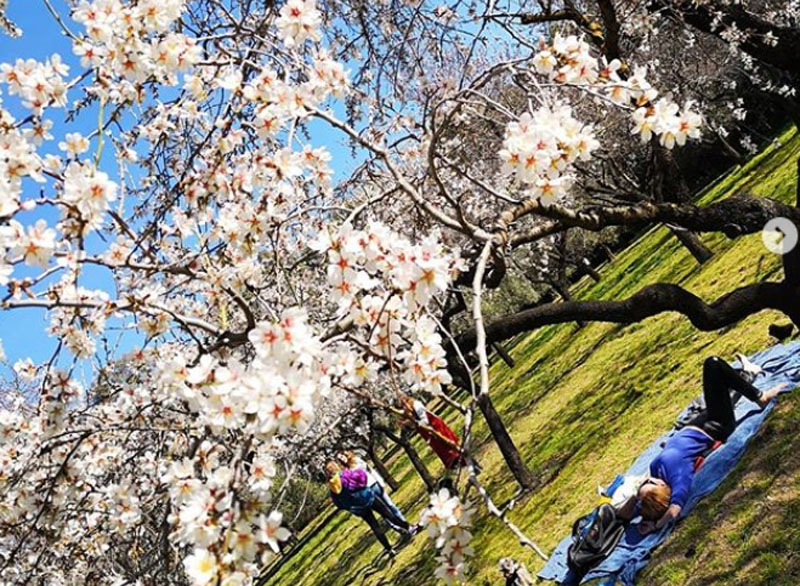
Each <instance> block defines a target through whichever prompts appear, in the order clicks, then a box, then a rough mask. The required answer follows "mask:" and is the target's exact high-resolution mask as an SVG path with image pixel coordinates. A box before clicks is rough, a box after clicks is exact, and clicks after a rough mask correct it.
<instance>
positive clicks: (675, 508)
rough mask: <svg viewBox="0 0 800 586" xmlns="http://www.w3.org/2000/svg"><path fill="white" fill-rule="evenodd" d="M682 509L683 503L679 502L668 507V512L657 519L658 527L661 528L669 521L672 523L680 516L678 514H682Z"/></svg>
mask: <svg viewBox="0 0 800 586" xmlns="http://www.w3.org/2000/svg"><path fill="white" fill-rule="evenodd" d="M681 510H683V505H679V504H671V505H670V506H669V508H668V509H667V512H666V513H664V514H663V515H662V517H661V518H660V519H659V520H658V521H656V526H655V528H656V529H661V528H662V527H663V526H664V525H666V524H667V523H670V522H672V521H674V520H675V519H677V518H678V515H680V514H681Z"/></svg>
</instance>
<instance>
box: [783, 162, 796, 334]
mask: <svg viewBox="0 0 800 586" xmlns="http://www.w3.org/2000/svg"><path fill="white" fill-rule="evenodd" d="M797 173H798V175H797V177H798V182H797V192H796V195H795V204H796V205H797V206H798V207H800V157H798V159H797ZM794 225H795V227H796V228H797V230H798V231H799V232H800V222H798V221H797V220H796V219H795V221H794ZM781 260H782V261H783V275H784V279H786V282H787V283H791V284H792V285H794V286H800V243H798V245H797V246H795V247H794V250H790V251H789V252H787V253H786V254H784V255H783V258H782V259H781ZM798 325H800V324H798Z"/></svg>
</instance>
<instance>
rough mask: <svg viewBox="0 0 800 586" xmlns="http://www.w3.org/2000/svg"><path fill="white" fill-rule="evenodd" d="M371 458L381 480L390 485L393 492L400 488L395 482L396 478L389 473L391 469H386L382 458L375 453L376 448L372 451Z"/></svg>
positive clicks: (370, 452)
mask: <svg viewBox="0 0 800 586" xmlns="http://www.w3.org/2000/svg"><path fill="white" fill-rule="evenodd" d="M369 458H370V460H372V463H373V464H374V465H375V470H377V471H378V474H380V475H381V478H383V480H384V482H386V484H388V485H389V488H391V489H392V492H394V491H396V490H397V489H398V488H399V487H400V483H399V482H397V480H395V478H394V476H392V473H391V472H389V469H388V468H387V467H386V464H384V463H383V460H381V458H380V456H378V454H377V453H375V448H371V449H370V451H369Z"/></svg>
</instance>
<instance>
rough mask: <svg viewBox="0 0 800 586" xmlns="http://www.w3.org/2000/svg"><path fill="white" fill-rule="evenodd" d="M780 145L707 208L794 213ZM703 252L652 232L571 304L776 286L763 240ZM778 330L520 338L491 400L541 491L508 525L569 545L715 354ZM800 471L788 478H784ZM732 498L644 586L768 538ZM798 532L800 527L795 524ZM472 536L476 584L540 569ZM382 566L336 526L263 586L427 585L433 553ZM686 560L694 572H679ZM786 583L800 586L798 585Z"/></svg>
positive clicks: (407, 486)
mask: <svg viewBox="0 0 800 586" xmlns="http://www.w3.org/2000/svg"><path fill="white" fill-rule="evenodd" d="M781 140H782V142H783V144H784V146H783V147H782V148H778V149H776V148H774V147H769V148H768V149H767V150H766V151H765V152H764V153H762V154H761V155H759V156H758V157H756V158H754V159H753V160H752V161H751V162H750V163H748V164H747V165H746V166H745V167H744V168H741V169H738V170H736V171H734V172H733V173H731V174H730V175H728V176H727V177H725V178H724V179H723V180H722V181H719V182H718V183H717V184H716V185H714V186H713V187H712V188H710V189H709V190H707V192H706V193H704V194H703V195H702V198H701V201H704V202H706V201H710V200H713V199H715V198H721V197H727V196H729V195H731V194H733V193H735V192H737V191H739V190H747V191H750V192H752V193H754V194H756V195H762V196H766V195H769V196H770V197H774V198H778V199H782V200H784V201H790V200H792V198H793V197H794V193H795V188H796V171H795V169H796V167H795V161H796V158H797V155H798V152H800V137H798V135H797V133H796V132H795V131H794V130H792V131H788V132H787V133H786V134H785V135H784V136H783V137H782V139H781ZM703 240H704V241H705V242H706V244H708V245H709V246H710V247H711V249H712V250H713V251H714V252H715V256H714V258H713V259H712V260H711V261H710V262H708V263H707V264H705V265H704V266H699V265H698V264H697V263H696V262H695V261H694V260H693V259H692V258H691V257H690V256H689V254H688V253H687V252H686V251H685V250H684V249H683V248H682V247H681V246H680V245H679V244H678V242H677V241H676V240H675V239H674V238H673V237H671V236H670V235H669V234H668V233H667V231H666V230H665V229H663V228H660V229H655V230H652V231H650V232H649V233H647V234H646V235H645V236H643V237H642V238H641V239H639V240H638V241H637V242H636V243H635V244H634V245H632V246H631V247H629V248H628V249H627V250H625V251H624V252H623V253H621V254H620V255H619V256H618V258H617V259H616V260H615V261H614V262H613V263H611V264H609V265H608V266H606V267H604V269H603V270H602V275H603V280H602V281H601V282H600V283H590V282H582V283H580V284H579V285H578V286H577V287H576V291H575V294H576V297H578V298H582V299H611V298H621V297H624V296H627V295H630V294H632V293H633V292H635V291H637V290H638V289H639V288H641V287H642V286H644V285H646V284H649V283H654V282H660V281H666V282H672V283H678V284H681V285H682V286H684V287H686V288H688V289H689V290H691V291H692V292H694V293H696V294H697V295H699V296H701V297H702V298H704V299H706V300H711V299H714V298H716V297H717V296H718V295H720V294H722V293H724V292H726V291H728V290H730V289H731V288H734V287H737V286H740V285H743V284H746V283H752V282H754V281H756V280H770V279H772V280H776V279H778V278H780V265H779V259H778V257H776V256H775V255H772V254H770V253H769V252H768V251H767V250H766V249H765V248H764V246H763V244H762V243H761V239H760V235H757V234H756V235H752V236H748V237H745V238H741V239H738V240H736V241H730V240H727V239H726V238H725V237H724V236H721V235H704V236H703ZM776 319H780V320H781V321H785V319H784V318H782V317H781V318H779V317H778V315H777V314H775V313H771V312H763V313H761V314H759V315H756V316H753V317H751V318H749V319H747V320H744V321H743V322H741V323H739V324H737V325H736V326H735V327H730V328H727V329H725V330H723V331H719V332H713V333H702V332H698V331H696V330H694V329H693V328H692V326H691V325H690V324H689V322H688V321H687V320H686V319H685V318H683V317H681V316H679V315H677V314H664V315H660V316H657V317H654V318H651V319H648V320H646V321H645V322H642V323H639V324H634V325H631V326H617V325H611V324H589V325H587V326H585V327H583V328H578V327H577V326H575V325H572V324H566V325H561V326H552V327H547V328H543V329H540V330H538V331H536V332H533V333H531V334H530V335H527V336H525V337H524V338H522V339H521V340H520V341H519V342H518V344H517V345H516V346H515V347H513V348H512V349H511V354H512V355H513V357H514V358H515V359H516V361H517V364H516V366H515V367H514V368H513V369H509V368H508V367H507V366H506V365H505V364H503V363H502V362H497V363H495V364H494V365H493V366H492V370H491V383H492V391H491V392H492V396H493V398H494V401H495V404H496V406H497V408H498V410H499V411H500V412H501V413H502V414H503V415H504V417H505V420H506V422H507V423H508V425H509V427H510V429H511V432H512V435H513V437H514V440H515V441H516V443H517V445H518V446H519V447H520V450H521V451H522V453H523V455H524V457H525V459H526V460H527V462H528V463H529V465H530V466H531V468H532V469H533V470H534V471H535V472H536V473H537V474H539V475H540V476H542V477H544V478H546V479H547V482H546V484H545V485H544V486H543V487H542V488H541V489H540V490H539V491H538V492H536V493H535V494H533V495H531V496H530V497H528V498H527V499H525V500H524V501H522V502H520V503H518V505H517V507H516V508H515V509H514V511H512V512H511V514H510V515H509V516H510V518H511V520H512V521H513V522H514V523H516V524H517V525H518V526H520V527H521V528H522V529H523V530H524V531H525V532H526V533H527V534H528V535H529V536H530V537H531V538H532V539H534V540H535V541H537V542H538V543H539V544H540V545H541V546H542V547H544V548H545V549H546V550H551V549H552V548H553V547H554V546H555V545H556V543H557V542H558V541H559V540H560V539H561V538H562V537H563V536H564V535H565V534H567V532H568V531H569V528H570V527H571V525H572V522H573V520H574V519H575V518H576V517H577V516H579V515H580V514H582V513H584V512H585V511H586V510H587V509H589V508H591V507H592V506H594V505H595V504H596V496H595V487H596V486H597V485H598V484H605V483H607V482H608V481H610V480H611V479H612V478H613V477H614V476H615V475H616V473H617V472H619V471H622V470H624V469H625V468H626V467H627V466H628V464H630V462H631V461H632V460H633V459H634V458H635V456H636V455H637V454H638V453H639V452H640V451H641V450H642V448H643V447H644V446H646V445H647V444H649V443H650V442H651V441H652V440H653V439H654V438H655V437H657V436H658V435H660V434H661V433H663V431H664V430H666V429H668V428H669V427H670V425H671V423H672V421H673V419H674V417H675V415H676V414H677V413H678V412H679V411H680V410H681V409H682V407H683V406H684V405H685V404H686V403H687V402H689V401H690V400H691V399H692V398H694V397H695V396H696V395H697V394H698V393H699V391H700V368H701V364H702V360H703V358H704V357H706V356H708V355H710V354H718V355H721V356H724V357H731V356H732V354H733V352H735V351H742V352H745V353H750V352H753V351H756V350H759V349H761V348H764V347H765V346H768V345H770V344H771V343H772V342H771V340H770V338H769V336H768V334H767V326H768V325H769V324H770V323H772V322H773V321H774V320H776ZM795 406H796V403H795ZM776 425H778V424H777V423H776ZM474 431H475V437H476V438H477V439H478V440H480V443H481V446H482V453H481V454H480V455H479V459H480V461H481V464H482V465H483V468H484V470H483V472H482V474H481V478H482V480H483V481H484V483H485V484H486V485H487V487H488V488H489V490H490V491H491V493H492V494H493V495H494V496H495V497H496V501H497V502H503V501H504V500H507V499H509V498H510V497H511V496H512V495H513V493H514V490H515V485H514V483H513V481H512V480H511V477H510V474H509V473H508V472H507V470H506V468H505V466H504V464H503V462H502V458H501V456H500V454H499V452H498V451H497V449H496V448H495V447H494V445H493V444H492V443H491V442H490V441H488V431H487V429H486V427H485V425H484V424H483V422H482V421H481V420H480V418H478V421H477V423H476V425H475V428H474ZM773 443H775V444H776V445H777V442H773ZM420 452H421V453H422V454H424V455H425V456H426V457H427V460H428V463H429V465H430V466H431V468H432V469H433V470H434V471H436V470H437V463H436V462H434V461H433V456H432V455H431V454H430V451H429V450H428V449H427V448H425V447H424V446H420ZM795 453H800V452H798V451H795ZM749 464H750V465H751V467H753V470H750V471H748V472H742V473H740V474H739V475H742V474H744V476H743V478H744V477H746V478H751V477H753V478H754V479H755V480H754V482H760V481H761V477H762V475H765V474H766V473H767V472H765V471H764V472H763V474H762V468H759V466H760V464H759V463H758V462H754V461H750V462H749ZM391 468H392V471H393V473H394V475H395V477H396V478H397V479H398V480H399V481H400V482H401V488H400V490H399V491H398V492H397V493H396V494H395V495H394V498H395V500H396V502H398V504H399V505H400V508H401V509H403V510H405V511H408V512H409V515H408V516H409V518H410V520H411V521H416V520H417V519H418V515H419V511H420V510H421V508H422V507H423V506H424V504H425V501H426V495H425V492H424V489H423V485H422V483H421V481H420V480H419V479H418V478H417V477H416V475H415V473H414V471H413V469H412V468H411V466H410V464H409V463H408V461H407V460H406V459H405V458H404V457H399V458H396V459H395V460H394V461H393V462H392V463H391ZM796 472H797V469H796V468H795V469H794V471H793V472H792V471H790V473H796ZM789 480H791V477H790V476H787V477H786V478H783V477H782V480H781V481H782V482H783V481H786V482H788V481H789ZM737 486H739V485H737V484H735V483H734V482H729V483H727V484H726V485H725V486H724V487H722V488H721V489H720V490H718V491H717V492H716V493H715V495H714V499H721V500H719V502H718V504H717V505H716V508H714V505H709V507H708V508H703V509H701V510H700V511H698V513H697V514H696V515H695V517H696V518H697V521H695V520H694V519H692V521H691V522H690V523H687V524H686V526H685V528H682V529H681V530H680V531H679V532H678V534H677V535H676V537H675V538H674V539H673V540H672V541H671V542H670V544H669V545H667V546H666V547H664V548H663V553H661V552H660V553H659V556H658V561H657V566H656V567H651V568H650V573H649V574H648V576H651V578H649V579H648V580H645V581H643V582H642V583H645V584H647V583H653V584H682V583H684V582H685V580H684V578H683V577H682V576H687V575H694V573H695V572H696V570H697V569H696V568H695V565H696V564H698V563H699V562H698V561H697V560H699V559H700V558H699V557H698V556H700V555H701V554H700V553H699V552H700V551H701V549H702V548H706V549H708V551H709V553H708V555H707V556H706V557H708V558H709V559H713V558H714V555H715V554H714V553H712V551H720V552H722V551H723V550H725V548H726V547H727V549H728V550H732V549H736V548H739V547H740V546H741V545H742V544H747V543H748V539H750V538H751V537H753V536H752V535H751V534H750V533H748V531H756V532H758V531H762V532H763V529H764V527H763V526H761V525H759V524H758V523H756V524H755V525H754V523H755V520H756V519H759V517H758V514H757V513H756V512H755V511H757V510H758V509H757V508H756V509H753V510H752V511H751V510H750V508H748V506H747V502H748V501H747V500H744V499H746V498H750V499H751V500H753V499H755V498H756V497H755V496H754V495H752V494H750V493H746V492H745V493H743V492H742V491H741V490H740V489H737ZM727 494H731V495H733V496H731V497H730V498H734V499H738V500H737V502H739V501H740V500H741V501H742V502H743V503H744V504H742V505H741V506H739V505H734V504H732V503H730V502H727V501H725V498H726V495H727ZM711 502H712V499H709V503H711ZM713 502H717V501H713ZM771 503H772V504H771V505H770V506H772V507H773V509H772V510H773V513H774V514H776V515H778V516H780V515H782V514H784V513H786V514H787V515H790V514H791V512H792V511H797V510H798V505H797V501H796V500H780V499H775V500H774V501H771ZM784 505H785V507H784ZM736 507H739V508H736ZM792 507H793V508H792ZM784 508H785V510H784ZM739 509H742V510H739ZM723 510H735V511H737V515H738V516H737V519H738V520H732V521H730V522H731V523H736V526H735V532H734V533H732V534H731V535H724V536H721V537H719V540H718V541H712V542H705V541H704V542H703V543H702V544H701V543H700V539H699V537H700V536H701V535H702V530H703V527H706V526H708V525H709V524H710V523H711V521H715V522H716V521H718V516H719V515H720V513H721V512H722V511H723ZM793 517H794V516H793V515H791V518H793ZM703 520H705V523H703ZM726 523H727V521H726ZM797 525H800V524H797V523H795V526H797ZM783 527H784V529H785V530H786V531H794V532H795V533H796V532H797V530H792V529H791V527H790V526H786V525H784V526H783ZM311 529H312V527H310V528H309V529H308V530H311ZM474 533H475V539H474V546H475V549H476V556H475V558H474V560H473V562H472V575H471V578H470V583H471V584H497V583H499V578H500V575H499V572H498V571H497V562H498V560H499V558H501V557H504V556H506V555H512V556H513V557H515V558H516V559H519V560H521V561H524V562H525V563H526V564H527V565H528V567H529V569H531V570H532V571H535V570H537V569H538V568H539V567H540V565H541V562H540V561H538V560H537V558H536V557H535V556H533V555H532V553H531V552H530V551H529V550H523V549H522V548H521V547H519V546H518V545H517V544H516V543H515V540H514V538H513V536H512V535H511V534H510V533H509V532H508V531H507V530H506V529H505V528H504V527H503V526H502V525H501V524H500V523H499V522H497V521H496V520H494V519H492V518H489V517H487V516H479V517H478V518H477V520H476V525H475V529H474ZM737 535H738V537H736V536H737ZM753 538H755V537H753ZM737 539H738V540H739V541H736V540H737ZM764 539H765V540H766V539H767V537H764ZM731 540H733V541H731ZM798 540H800V537H798V536H795V538H794V541H793V542H792V543H796V542H797V541H798ZM690 543H691V544H694V546H693V547H694V548H696V550H697V552H698V554H697V555H696V556H695V557H693V558H686V556H685V555H684V554H685V551H684V550H685V549H686V548H687V547H689V544H690ZM714 548H716V549H714ZM757 551H760V552H762V555H761V557H767V556H768V554H767V553H766V551H767V549H766V548H764V547H762V548H761V549H758V550H757ZM379 553H380V546H379V545H378V544H377V543H376V542H375V540H374V539H373V538H372V536H371V535H370V534H369V530H368V529H367V527H366V525H365V524H363V523H362V522H360V521H358V520H357V519H353V518H351V517H348V516H346V515H345V514H339V515H338V516H337V517H336V518H335V519H334V521H333V522H331V523H329V524H328V525H327V526H325V527H324V528H323V529H322V530H321V531H320V532H319V533H318V534H317V535H315V536H314V537H313V539H311V540H310V542H309V543H308V545H307V546H306V547H305V548H304V549H303V550H302V551H301V552H300V553H299V554H298V555H296V556H295V557H294V558H292V559H291V560H290V561H288V562H287V563H286V564H285V565H284V566H283V567H282V568H281V570H280V571H279V572H278V573H277V574H276V575H275V576H274V577H273V578H272V579H271V580H270V581H269V582H268V584H272V585H292V586H303V585H314V586H320V585H338V584H350V583H354V584H402V585H406V584H408V585H411V584H413V585H420V584H433V583H434V580H433V578H432V575H433V568H434V566H435V561H434V556H435V552H434V548H433V546H432V543H431V542H430V541H429V539H428V538H427V536H419V537H417V538H416V539H415V540H414V542H413V543H412V544H411V545H409V546H408V547H406V548H405V549H403V551H402V552H401V553H400V555H398V556H397V558H396V559H395V560H394V561H393V562H389V561H387V560H386V559H385V558H381V559H379V560H377V561H376V558H377V557H378V554H379ZM702 555H705V554H702ZM773 557H776V556H773ZM729 558H730V559H733V558H735V562H736V564H740V565H741V567H743V568H746V567H748V564H752V563H755V562H754V560H753V559H750V558H748V557H747V556H746V551H745V552H744V553H741V554H734V553H732V552H731V551H726V558H725V559H729ZM687 559H688V560H689V561H685V560H687ZM759 559H761V558H759ZM758 563H761V562H760V561H759V562H758ZM764 563H766V562H764ZM770 563H771V564H772V565H771V566H770V567H773V568H777V569H780V568H782V567H783V566H782V565H781V564H780V563H779V560H776V561H774V562H770ZM797 563H798V562H795V566H796V565H797ZM693 564H694V565H693ZM667 570H668V572H667ZM765 571H766V570H765ZM739 574H740V573H737V572H735V571H731V572H729V573H718V574H715V575H714V578H713V579H711V580H710V579H701V580H700V581H697V582H692V583H693V584H695V583H696V584H711V583H713V584H739V583H743V582H740V581H737V580H739ZM670 576H674V578H671V577H670ZM790 582H791V583H793V584H794V583H797V581H796V580H790ZM748 583H751V582H748Z"/></svg>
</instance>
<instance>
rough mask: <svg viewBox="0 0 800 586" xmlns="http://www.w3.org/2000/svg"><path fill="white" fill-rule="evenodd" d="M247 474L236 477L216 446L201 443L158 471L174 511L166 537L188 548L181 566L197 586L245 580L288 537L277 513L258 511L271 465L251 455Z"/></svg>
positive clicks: (270, 477)
mask: <svg viewBox="0 0 800 586" xmlns="http://www.w3.org/2000/svg"><path fill="white" fill-rule="evenodd" d="M249 472H250V475H249V476H246V478H247V481H244V482H243V481H242V479H240V478H237V474H236V471H235V469H234V468H232V467H231V466H229V465H226V464H225V462H223V461H222V460H221V450H219V449H216V446H215V445H214V444H213V443H211V442H208V441H206V442H203V443H202V444H201V445H200V446H199V448H198V450H197V452H196V454H195V456H194V458H191V459H189V458H184V459H182V460H180V461H176V462H173V463H172V464H170V465H169V466H168V467H167V468H166V469H165V470H164V472H163V473H162V480H163V481H164V482H166V483H167V484H168V485H169V486H170V500H171V502H172V503H173V505H174V506H175V507H176V509H177V510H176V512H175V513H173V514H172V515H170V518H169V522H170V524H171V525H173V526H174V527H175V529H174V531H173V533H172V536H171V537H172V538H173V539H175V540H177V541H178V542H180V543H183V544H187V545H190V546H191V547H192V552H191V553H190V554H189V555H188V556H187V557H186V558H184V560H183V565H184V568H185V570H186V574H187V576H188V577H189V578H190V579H191V580H192V583H193V584H195V585H197V586H200V585H206V584H217V583H218V580H220V582H221V583H222V584H229V585H231V586H233V585H241V584H245V583H249V581H250V578H249V577H251V576H253V575H257V574H258V572H259V569H260V567H262V566H261V565H262V564H266V563H268V562H269V560H270V559H271V558H272V557H273V556H274V555H275V554H277V553H278V552H279V551H280V543H281V542H283V541H286V540H287V539H288V538H289V531H288V530H287V529H286V528H285V527H283V516H282V515H281V513H280V512H278V511H272V512H270V513H269V514H265V513H263V512H262V511H261V506H260V503H263V502H266V500H265V495H266V494H267V493H268V491H269V489H270V487H271V485H272V480H273V478H274V476H275V473H276V469H275V466H274V463H273V462H272V461H271V459H270V458H269V456H266V455H264V454H262V453H257V454H256V455H255V456H254V457H253V459H252V461H251V462H250V465H249Z"/></svg>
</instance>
